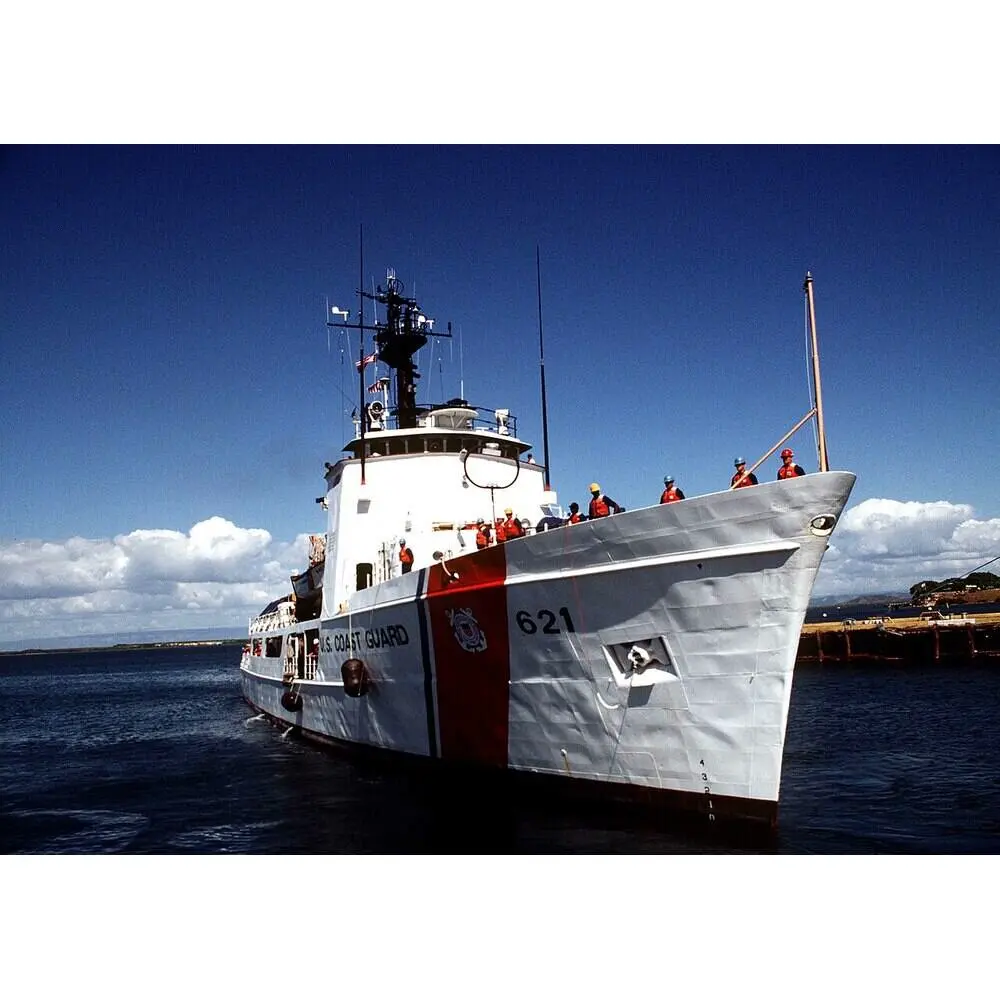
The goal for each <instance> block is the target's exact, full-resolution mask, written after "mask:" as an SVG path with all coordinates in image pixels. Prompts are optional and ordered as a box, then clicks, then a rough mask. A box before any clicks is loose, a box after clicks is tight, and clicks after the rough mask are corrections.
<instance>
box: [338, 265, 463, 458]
mask: <svg viewBox="0 0 1000 1000" xmlns="http://www.w3.org/2000/svg"><path fill="white" fill-rule="evenodd" d="M358 297H359V299H360V300H361V301H362V305H363V302H364V299H370V300H371V301H372V302H377V303H381V304H382V305H383V306H385V314H386V319H385V322H384V323H380V322H379V321H378V313H377V310H376V318H375V323H374V324H373V325H370V324H366V323H365V322H364V314H363V311H360V320H359V322H357V323H346V322H345V323H330V322H329V321H328V322H327V325H328V326H335V327H339V328H340V329H350V330H360V331H362V334H363V332H364V331H365V330H368V331H370V332H371V333H373V334H374V335H375V338H374V339H375V347H376V350H377V352H378V360H379V361H381V362H383V363H384V364H386V365H388V366H389V367H390V368H391V369H392V370H393V371H394V372H395V374H396V426H397V427H398V428H400V429H406V428H413V427H416V426H417V379H418V378H420V373H419V372H418V371H417V366H416V365H415V364H414V362H413V355H414V354H416V353H417V351H419V350H420V348H421V347H423V346H424V344H426V343H427V338H428V337H451V323H449V324H448V332H447V333H436V332H434V330H433V326H434V320H433V319H429V318H428V317H427V316H424V315H423V313H422V312H421V311H420V306H419V305H418V304H417V300H416V299H413V298H409V297H407V296H405V295H404V294H403V283H402V282H401V281H400V280H399V279H398V278H397V277H396V272H395V271H392V270H389V271H388V272H387V274H386V281H385V288H382V286H381V285H379V286H378V287H377V288H376V289H375V291H374V292H366V291H365V290H364V289H363V288H359V289H358ZM332 312H334V313H339V314H340V315H346V313H344V312H343V311H342V310H339V309H337V308H336V307H334V308H333V310H332ZM359 366H360V370H361V371H362V372H363V370H364V367H365V365H364V350H363V349H362V351H361V360H360V361H359ZM359 393H360V395H361V399H360V406H361V427H362V438H363V437H364V428H365V425H366V424H367V412H366V408H365V404H364V377H363V376H362V379H361V384H360V387H359Z"/></svg>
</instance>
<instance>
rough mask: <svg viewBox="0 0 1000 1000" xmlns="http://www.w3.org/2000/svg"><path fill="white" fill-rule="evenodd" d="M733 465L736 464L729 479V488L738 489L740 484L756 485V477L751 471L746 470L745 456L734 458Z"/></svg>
mask: <svg viewBox="0 0 1000 1000" xmlns="http://www.w3.org/2000/svg"><path fill="white" fill-rule="evenodd" d="M733 465H735V466H736V471H735V472H734V473H733V478H732V479H730V480H729V488H730V489H731V490H735V489H739V488H740V487H741V486H756V485H757V477H756V476H755V475H754V474H753V473H752V472H747V460H746V459H745V458H737V459H735V460H734V461H733Z"/></svg>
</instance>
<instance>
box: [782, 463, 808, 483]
mask: <svg viewBox="0 0 1000 1000" xmlns="http://www.w3.org/2000/svg"><path fill="white" fill-rule="evenodd" d="M801 475H802V473H801V472H799V470H798V468H797V467H796V465H795V463H794V462H792V463H791V464H790V465H782V467H781V468H780V469H778V478H779V479H794V478H795V477H796V476H801Z"/></svg>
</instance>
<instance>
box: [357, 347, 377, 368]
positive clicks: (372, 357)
mask: <svg viewBox="0 0 1000 1000" xmlns="http://www.w3.org/2000/svg"><path fill="white" fill-rule="evenodd" d="M376 361H378V351H375V352H374V353H372V354H369V355H368V356H367V357H364V358H362V359H361V360H360V361H355V362H354V367H355V368H357V370H358V371H362V370H363V369H365V368H367V367H368V365H371V364H374V363H375V362H376Z"/></svg>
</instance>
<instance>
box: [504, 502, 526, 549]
mask: <svg viewBox="0 0 1000 1000" xmlns="http://www.w3.org/2000/svg"><path fill="white" fill-rule="evenodd" d="M503 512H504V514H506V515H507V519H506V520H505V521H504V523H503V533H504V537H505V538H506V540H507V541H508V542H509V541H510V540H511V539H512V538H523V537H524V525H523V524H521V522H520V521H519V520H518V519H517V518H516V517H514V511H513V509H512V508H511V507H505V508H504V511H503Z"/></svg>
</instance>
